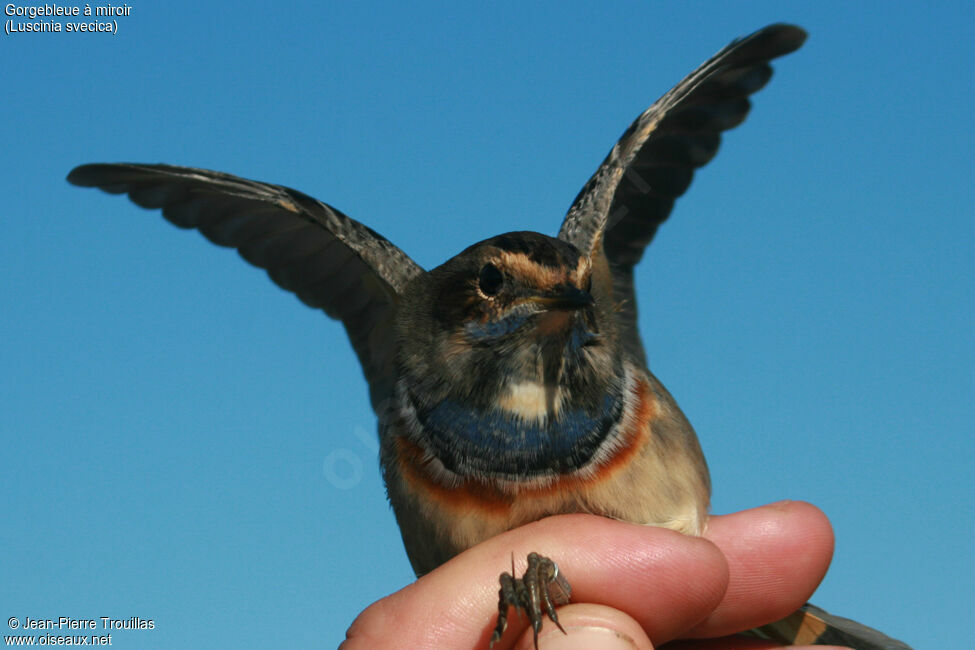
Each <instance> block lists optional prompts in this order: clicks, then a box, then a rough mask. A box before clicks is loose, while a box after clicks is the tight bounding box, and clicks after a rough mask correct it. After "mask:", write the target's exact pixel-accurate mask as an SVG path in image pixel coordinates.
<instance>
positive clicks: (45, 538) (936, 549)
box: [0, 0, 975, 648]
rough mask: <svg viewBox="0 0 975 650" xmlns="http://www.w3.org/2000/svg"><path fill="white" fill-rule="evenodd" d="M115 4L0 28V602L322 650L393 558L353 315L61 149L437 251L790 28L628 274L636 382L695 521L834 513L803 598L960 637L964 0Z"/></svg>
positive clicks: (180, 644)
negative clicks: (82, 181) (728, 53)
mask: <svg viewBox="0 0 975 650" xmlns="http://www.w3.org/2000/svg"><path fill="white" fill-rule="evenodd" d="M66 4H68V5H69V6H70V4H71V3H66ZM130 4H131V6H132V10H131V15H130V16H128V17H124V18H121V19H120V20H119V33H118V34H117V35H115V36H112V35H106V34H66V33H61V34H49V33H45V34H12V35H7V34H2V35H0V52H2V60H3V70H4V72H3V78H4V81H3V96H4V98H3V100H2V101H0V123H2V124H3V126H4V128H3V145H2V147H0V159H2V160H3V162H4V174H3V178H4V181H3V182H4V192H3V194H4V197H5V204H6V207H5V209H4V210H3V216H2V218H0V259H2V260H3V261H4V265H5V268H6V269H7V270H6V272H5V273H3V274H2V278H0V367H2V376H0V435H2V448H3V452H2V453H0V490H2V496H3V502H4V505H5V507H6V509H7V512H6V516H5V517H3V521H2V524H0V576H2V583H3V585H4V587H3V588H2V589H0V614H2V615H3V617H2V618H7V617H10V616H17V617H20V618H21V619H23V617H24V616H31V617H33V618H56V617H58V616H71V617H75V618H96V617H99V616H110V617H114V618H130V617H132V616H140V617H142V618H145V619H148V618H151V619H153V620H154V621H155V624H156V629H155V630H153V631H151V632H141V633H137V632H127V633H117V634H116V635H115V636H114V637H113V640H114V644H115V646H116V647H122V648H213V647H236V648H267V647H313V646H314V647H318V646H321V645H324V646H325V647H330V646H334V645H336V644H337V643H338V642H339V641H340V640H341V638H343V635H344V632H345V629H346V627H347V626H348V625H349V623H350V622H351V621H352V619H353V618H354V617H355V615H356V614H357V613H358V612H359V611H361V610H362V609H363V608H364V607H365V606H366V605H368V604H369V603H371V602H372V601H374V600H376V599H378V598H380V597H381V596H383V595H385V594H388V593H390V592H392V591H394V590H396V589H398V588H400V587H402V586H403V585H405V584H407V583H408V582H409V581H410V580H411V579H412V574H411V571H410V568H409V564H408V562H407V560H406V556H405V553H404V552H403V550H402V546H401V543H400V540H399V535H398V532H397V530H396V526H395V522H394V520H393V516H392V513H391V512H390V510H389V509H388V507H387V505H386V501H385V495H384V492H383V487H382V484H381V480H380V476H379V471H378V469H377V463H376V458H375V456H376V449H377V447H376V442H375V425H374V419H373V415H372V413H371V411H370V409H369V406H368V403H367V396H366V386H365V382H364V380H363V379H362V377H361V372H360V370H359V367H358V364H357V362H356V359H355V357H354V356H353V354H352V351H351V349H350V347H349V345H348V343H347V341H346V339H345V335H344V333H343V330H342V329H341V327H340V326H339V324H338V323H336V322H332V321H330V320H328V319H327V318H326V317H325V316H324V315H322V314H321V313H320V312H314V311H312V310H310V309H307V308H306V307H304V306H303V305H301V304H300V303H299V302H298V301H297V300H296V299H295V298H294V297H292V296H290V295H288V294H286V293H285V292H283V291H281V290H279V289H277V288H276V287H275V286H273V285H272V283H271V282H270V281H269V280H268V279H267V278H266V277H264V276H263V274H262V273H261V272H259V271H256V270H254V269H252V268H250V267H249V266H247V265H246V264H245V263H243V262H242V261H241V260H240V259H239V258H238V257H237V256H236V254H234V253H233V252H229V251H226V250H220V249H217V248H216V247H214V246H212V245H211V244H209V243H208V242H206V241H205V240H204V239H203V238H202V237H201V236H199V235H198V234H195V233H185V232H180V231H178V230H177V229H175V228H173V227H172V226H170V225H169V224H167V223H165V222H164V221H163V219H162V218H161V217H160V216H159V215H158V214H154V213H151V212H147V211H144V210H141V209H139V208H136V207H134V206H133V205H131V204H130V203H129V202H128V201H127V200H124V199H121V198H117V197H109V196H107V195H103V194H101V193H100V192H96V191H93V190H83V189H78V188H74V187H71V186H69V185H68V184H67V183H66V182H65V181H64V176H65V174H66V173H67V172H68V171H69V170H70V169H71V168H72V167H73V166H74V165H76V164H79V163H83V162H92V161H141V162H169V163H174V164H186V165H193V166H199V167H208V168H212V169H219V170H223V171H228V172H231V173H235V174H239V175H243V176H247V177H250V178H255V179H261V180H265V181H269V182H277V183H282V184H286V185H289V186H291V187H295V188H297V189H301V190H303V191H305V192H307V193H310V194H312V195H314V196H316V197H318V198H321V199H322V200H325V201H327V202H329V203H331V204H333V205H335V206H336V207H338V208H340V209H341V210H343V211H345V212H346V213H348V214H349V215H351V216H353V217H355V218H357V219H360V220H361V221H363V222H365V223H366V224H368V225H370V226H371V227H373V228H375V229H376V230H378V231H379V232H381V233H383V234H384V235H386V236H387V237H388V238H389V239H390V240H392V241H393V242H394V243H396V244H398V245H399V246H401V247H402V248H403V249H404V250H406V251H407V252H408V253H409V254H410V255H411V256H413V257H414V259H416V260H417V261H418V262H419V263H420V264H422V265H423V266H425V267H428V268H429V267H432V266H435V265H437V264H439V263H440V262H442V261H444V260H445V259H447V258H448V257H450V256H452V255H454V254H455V253H457V252H459V251H460V250H461V249H463V248H464V247H466V246H467V245H468V244H470V243H472V242H474V241H476V240H480V239H483V238H485V237H488V236H491V235H494V234H497V233H499V232H504V231H509V230H522V229H535V230H540V231H542V232H546V233H549V234H554V233H555V231H556V230H557V228H558V225H559V223H560V221H561V218H562V215H563V214H564V211H565V209H566V208H567V207H568V205H569V203H570V202H571V200H572V198H573V197H574V196H575V194H576V192H577V191H578V189H579V188H580V187H581V185H582V184H583V182H585V180H586V179H587V178H588V177H589V175H590V174H591V173H592V172H593V171H594V170H595V168H596V166H597V165H598V163H599V162H600V160H602V158H603V156H604V155H605V153H606V152H607V150H608V149H609V148H610V146H611V145H612V144H613V143H614V142H615V140H616V138H617V137H618V136H619V135H620V133H621V132H622V131H623V129H624V128H625V127H626V126H627V125H628V124H629V123H630V121H631V120H632V119H633V118H634V117H635V116H636V115H637V114H638V113H639V112H640V111H642V110H643V109H644V108H645V107H646V106H648V105H649V104H650V103H651V102H652V101H653V100H654V99H656V98H657V97H658V96H659V95H660V94H662V93H663V92H664V91H666V90H667V89H668V88H670V87H671V86H672V85H673V84H674V83H676V82H677V81H678V80H679V79H680V78H681V77H682V76H683V75H684V74H686V73H688V72H689V71H691V70H692V69H693V68H694V67H695V66H696V65H697V64H698V63H700V62H701V61H703V60H704V59H705V58H706V57H708V56H710V55H711V54H712V53H713V52H715V51H716V50H718V49H719V48H720V47H722V46H724V45H725V44H726V43H727V42H728V41H730V40H731V39H732V38H733V37H735V36H739V35H742V34H746V33H748V32H751V31H752V30H754V29H756V28H758V27H761V26H763V25H765V24H767V23H771V22H776V21H789V22H795V23H798V24H800V25H803V26H804V27H805V28H807V29H808V31H809V32H810V38H809V41H808V42H807V44H806V46H805V47H804V48H803V49H802V50H801V51H800V52H798V53H797V54H795V55H792V56H790V57H788V58H786V59H783V60H781V61H780V62H779V63H778V64H777V66H776V74H775V77H774V78H773V80H772V82H771V83H770V85H769V86H768V87H767V88H766V89H765V90H764V91H762V92H761V93H760V94H758V95H757V96H756V97H755V101H754V104H755V108H754V110H753V112H752V114H751V116H750V118H749V120H748V121H747V122H746V123H745V125H744V126H742V127H741V128H739V129H737V130H735V131H733V132H731V133H730V134H728V135H727V136H726V138H725V140H724V144H723V146H722V150H721V152H720V153H719V155H718V156H717V158H716V159H715V160H714V161H713V162H712V163H711V164H710V165H709V166H708V167H707V168H706V169H704V170H703V171H702V172H700V173H699V174H698V175H697V177H696V179H695V181H694V184H693V186H692V187H691V190H690V191H689V193H688V194H687V195H686V196H685V197H684V198H683V199H681V200H680V201H679V203H678V205H677V208H676V209H675V211H674V214H673V216H672V218H671V220H670V222H668V223H667V224H666V225H665V226H664V227H663V228H662V229H661V231H660V232H659V234H658V236H657V239H656V241H655V242H654V243H653V246H652V248H651V250H650V251H649V253H648V254H647V256H646V258H645V261H644V262H643V264H642V266H641V267H640V269H639V271H638V283H639V289H640V294H639V301H640V305H641V308H642V321H641V331H642V332H643V335H644V337H645V340H647V341H648V344H647V348H648V353H649V356H650V360H651V367H652V368H653V369H654V371H655V372H656V374H657V375H658V376H659V377H660V378H661V379H662V380H663V381H664V383H665V384H666V385H667V386H668V387H669V389H670V390H671V392H673V393H674V395H675V396H676V397H677V399H678V401H679V402H680V404H681V405H682V407H683V409H684V410H685V412H686V413H687V415H688V417H689V418H690V420H691V421H692V422H693V423H694V425H695V427H696V429H697V431H698V433H699V435H700V437H701V440H702V444H703V446H704V448H705V452H706V453H707V455H708V458H709V462H710V465H711V468H712V472H713V479H714V510H715V511H716V512H729V511H734V510H738V509H741V508H745V507H749V506H753V505H758V504H762V503H766V502H769V501H773V500H777V499H782V498H794V499H805V500H808V501H811V502H813V503H815V504H817V505H819V506H820V507H821V508H823V510H825V511H826V513H827V514H828V515H829V516H830V518H831V520H832V522H833V525H834V526H835V529H836V535H837V547H836V555H835V558H834V562H833V566H832V569H831V571H830V573H829V575H828V576H827V578H826V580H825V582H824V583H823V584H822V586H821V588H820V589H819V591H818V592H817V594H816V596H815V598H814V602H816V603H818V604H819V605H821V606H823V607H825V608H827V609H829V610H832V611H834V612H837V613H841V614H844V615H846V616H849V617H852V618H857V619H860V620H863V621H864V622H867V623H870V624H872V625H875V626H877V627H879V628H882V629H884V630H886V631H887V632H889V633H890V634H892V635H894V636H897V637H900V638H903V639H904V640H906V641H908V642H910V643H912V644H916V645H917V646H918V647H945V648H950V647H956V648H957V647H964V646H965V645H967V642H968V640H969V638H970V624H969V623H970V617H971V613H972V604H971V603H972V595H973V591H972V583H973V580H975V558H973V553H972V533H973V529H972V521H973V515H975V512H973V506H972V502H973V496H975V494H973V491H975V489H973V479H972V471H973V461H972V457H973V452H975V444H973V442H972V433H973V431H972V422H973V416H975V413H973V393H975V391H973V367H975V366H973V362H975V340H973V322H975V319H973V313H975V309H973V305H975V300H973V298H975V296H973V288H972V276H973V274H972V272H973V264H972V252H973V234H975V233H973V230H975V226H973V211H972V205H973V199H975V196H973V194H975V190H973V187H975V182H973V181H975V173H973V172H975V168H973V159H972V151H973V149H975V142H973V140H975V138H973V135H972V128H971V125H972V106H973V105H975V89H973V75H972V71H971V67H972V63H973V45H972V43H973V41H975V29H973V24H975V23H973V19H975V10H973V7H975V5H973V4H972V3H970V2H942V3H938V4H937V5H929V6H922V3H912V4H910V5H909V4H908V3H886V2H863V3H839V2H819V3H791V2H748V3H705V2H686V3H658V2H654V3H648V2H622V3H613V4H603V3H579V2H558V3H536V4H531V5H530V6H528V7H524V6H521V3H506V2H501V3H479V4H476V5H473V6H459V5H457V4H456V3H447V2H444V3H421V4H416V3H344V2H343V3H317V2H307V3H267V2H261V3H258V2H249V1H242V2H237V3H233V4H226V5H220V6H217V5H216V4H213V5H210V6H201V5H200V3H189V2H167V3H162V2H146V1H144V0H143V1H137V0H132V2H131V3H130ZM5 18H6V17H5ZM501 568H503V567H501ZM2 618H0V620H2ZM5 633H6V630H5Z"/></svg>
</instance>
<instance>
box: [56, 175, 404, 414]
mask: <svg viewBox="0 0 975 650" xmlns="http://www.w3.org/2000/svg"><path fill="white" fill-rule="evenodd" d="M68 181H69V182H71V183H74V184H75V185H80V186H83V187H98V188H101V189H102V190H105V191H106V192H110V193H112V194H128V195H129V198H130V199H132V201H133V202H135V203H136V204H138V205H141V206H142V207H145V208H162V213H163V216H165V217H166V219H168V220H169V221H170V222H172V223H173V224H175V225H177V226H179V227H180V228H196V229H197V230H199V231H200V232H202V233H203V234H204V235H205V236H206V237H207V239H209V240H210V241H212V242H213V243H215V244H217V245H219V246H228V247H232V248H236V249H237V251H238V252H239V253H240V255H241V257H243V258H244V259H245V260H247V261H248V262H250V263H251V264H253V265H255V266H258V267H260V268H262V269H265V270H266V271H267V272H268V275H270V276H271V279H272V280H274V282H275V283H277V284H278V286H280V287H281V288H282V289H286V290H287V291H290V292H292V293H294V294H295V295H297V296H298V298H300V299H301V301H302V302H304V303H305V304H306V305H308V306H309V307H314V308H317V309H322V310H323V311H324V312H325V313H326V314H328V315H329V316H331V317H332V318H337V319H339V320H341V321H342V323H343V324H344V325H345V330H346V332H347V333H348V335H349V339H350V340H351V341H352V346H353V347H354V348H355V351H356V354H357V355H358V356H359V361H360V363H361V364H362V369H363V372H364V373H365V375H366V379H367V380H368V382H369V393H370V397H371V399H372V405H373V408H374V409H379V408H381V404H382V402H383V400H384V399H386V398H387V397H388V396H389V395H390V392H391V390H392V385H393V382H394V381H395V376H394V359H393V355H394V347H393V339H394V337H393V332H392V322H393V310H394V308H395V304H396V302H397V300H398V296H399V294H400V293H401V292H402V291H403V289H404V287H405V286H406V285H407V283H408V282H409V281H410V279H412V278H413V277H415V276H417V275H419V274H421V273H423V269H422V268H421V267H420V266H419V265H417V264H416V263H415V262H414V261H413V260H411V259H410V258H409V257H408V256H407V255H406V254H405V253H404V252H403V251H401V250H400V249H399V248H397V247H396V246H394V245H393V244H391V243H390V242H389V241H388V240H386V239H385V238H384V237H382V236H381V235H379V234H378V233H376V232H375V231H373V230H372V229H371V228H367V227H366V226H364V225H362V224H361V223H359V222H357V221H355V220H353V219H350V218H349V217H347V216H346V215H344V214H342V213H341V212H339V211H338V210H336V209H335V208H332V207H331V206H328V205H326V204H324V203H322V202H320V201H317V200H315V199H313V198H311V197H310V196H307V195H305V194H302V193H301V192H297V191H295V190H292V189H289V188H287V187H281V186H279V185H269V184H266V183H258V182H255V181H249V180H246V179H243V178H238V177H236V176H231V175H229V174H223V173H220V172H213V171H208V170H205V169H192V168H188V167H173V166H170V165H138V164H127V163H120V164H94V165H82V166H80V167H76V168H75V169H73V170H72V171H71V173H70V174H68Z"/></svg>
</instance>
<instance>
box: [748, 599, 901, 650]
mask: <svg viewBox="0 0 975 650" xmlns="http://www.w3.org/2000/svg"><path fill="white" fill-rule="evenodd" d="M751 634H752V635H753V636H757V637H758V638H761V639H769V640H772V641H777V642H780V643H787V644H790V645H842V646H847V647H849V648H853V649H854V650H911V647H910V646H909V645H907V644H906V643H904V642H903V641H898V640H897V639H892V638H890V637H889V636H887V635H886V634H883V633H882V632H878V631H877V630H875V629H873V628H870V627H867V626H866V625H862V624H860V623H857V622H856V621H851V620H850V619H848V618H843V617H841V616H833V615H832V614H830V613H829V612H826V611H824V610H822V609H820V608H819V607H816V606H815V605H810V604H808V603H807V604H806V605H804V606H803V607H801V608H799V609H798V610H797V611H796V612H795V613H793V614H790V615H789V616H786V617H785V618H783V619H782V620H781V621H776V622H775V623H769V624H768V625H763V626H762V627H759V628H755V629H754V630H751Z"/></svg>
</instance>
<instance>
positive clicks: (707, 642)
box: [661, 636, 851, 650]
mask: <svg viewBox="0 0 975 650" xmlns="http://www.w3.org/2000/svg"><path fill="white" fill-rule="evenodd" d="M661 650H851V649H850V648H846V647H844V646H832V645H817V646H811V645H789V646H784V645H782V644H781V643H776V642H775V641H766V640H764V639H752V638H749V637H743V636H726V637H722V638H720V639H694V640H686V641H674V642H673V643H668V644H667V645H665V646H664V647H663V648H662V649H661Z"/></svg>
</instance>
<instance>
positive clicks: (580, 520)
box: [343, 515, 728, 650]
mask: <svg viewBox="0 0 975 650" xmlns="http://www.w3.org/2000/svg"><path fill="white" fill-rule="evenodd" d="M531 551H536V552H538V553H541V554H543V555H547V556H549V557H551V558H553V559H554V560H555V561H556V562H557V563H558V564H559V567H560V570H561V571H562V572H563V574H564V575H565V576H566V577H567V578H568V579H569V581H570V582H571V583H572V588H573V592H572V599H573V601H574V602H585V603H601V604H604V605H608V606H610V607H613V608H615V609H619V610H622V611H625V612H626V613H628V614H629V615H630V616H632V617H633V618H635V619H636V620H637V622H638V623H639V624H640V625H641V626H642V627H643V629H644V630H646V632H647V634H648V635H649V637H650V638H651V639H653V640H655V641H657V640H666V639H670V638H673V637H674V636H676V635H677V634H679V633H680V632H682V631H684V630H687V629H688V628H690V627H691V626H693V625H694V624H695V623H696V622H698V621H701V620H702V619H703V618H704V617H705V616H707V614H708V613H709V612H710V611H711V610H712V609H713V608H714V607H716V606H717V605H718V603H719V602H721V599H722V596H723V595H724V591H725V588H726V586H727V579H728V569H727V565H726V562H725V559H724V555H723V554H722V553H721V552H720V551H719V550H718V549H717V548H716V547H715V546H714V545H713V544H712V543H710V542H708V541H707V540H704V539H698V538H693V537H687V536H684V535H680V534H679V533H674V532H672V531H669V530H664V529H661V528H654V527H650V526H638V525H634V524H627V523H623V522H619V521H614V520H610V519H606V518H603V517H596V516H592V515H561V516H557V517H549V518H547V519H543V520H541V521H538V522H534V523H532V524H528V525H526V526H522V527H521V528H517V529H515V530H512V531H508V532H507V533H504V534H502V535H499V536H497V537H494V538H492V539H490V540H488V541H486V542H483V543H481V544H478V545H477V546H475V547H473V548H471V549H469V550H467V551H465V552H464V553H462V554H460V555H458V556H457V557H455V558H454V559H452V560H451V561H450V562H447V563H446V564H444V565H443V566H441V567H439V568H438V569H436V570H435V571H433V572H431V573H429V574H428V575H426V576H424V577H423V578H421V579H419V580H417V581H416V582H415V583H413V584H412V585H410V586H408V587H406V588H405V589H402V590H400V591H399V592H397V593H395V594H393V595H391V596H389V597H387V598H384V599H382V600H380V601H379V602H377V603H375V604H373V605H372V606H370V607H369V608H368V609H366V611H364V612H363V613H362V614H361V615H360V616H359V617H358V618H357V619H356V621H355V622H354V623H353V624H352V627H351V628H350V629H349V631H348V632H347V636H348V641H346V644H344V645H343V648H345V649H346V650H352V649H354V648H385V647H439V648H469V647H471V645H472V644H474V643H477V644H480V645H479V646H478V647H484V646H486V645H487V640H488V638H489V637H490V633H491V630H492V629H493V627H494V619H495V616H496V614H497V602H498V575H499V574H500V573H501V572H502V571H505V570H509V569H510V563H511V555H512V553H513V554H514V557H515V561H516V570H518V571H519V572H520V571H522V570H523V569H524V565H525V559H524V558H525V557H526V556H527V554H528V553H529V552H531ZM509 623H510V625H509V627H510V628H512V629H509V631H508V632H507V633H506V634H505V635H504V637H503V638H502V641H501V643H499V644H498V645H496V646H495V647H496V648H498V649H500V650H503V649H504V648H509V647H511V644H512V643H513V642H514V640H515V639H516V638H517V635H518V634H519V633H520V632H521V630H523V629H524V628H525V625H526V622H525V621H523V620H520V619H519V617H518V616H515V615H512V616H511V617H510V618H509ZM545 627H549V626H545ZM552 627H554V626H552ZM390 638H391V639H393V641H394V642H393V643H391V644H388V643H387V641H386V639H390ZM657 642H660V641H657Z"/></svg>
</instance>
